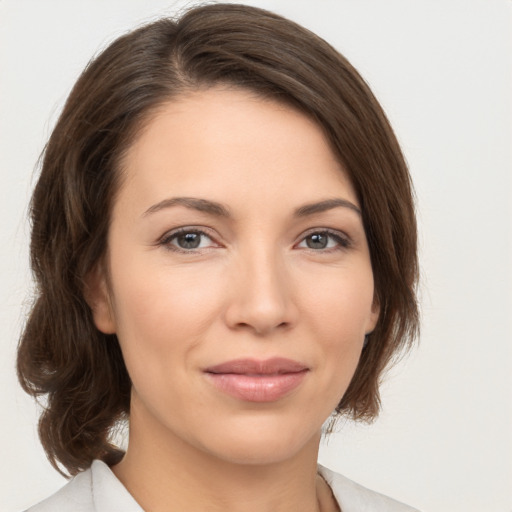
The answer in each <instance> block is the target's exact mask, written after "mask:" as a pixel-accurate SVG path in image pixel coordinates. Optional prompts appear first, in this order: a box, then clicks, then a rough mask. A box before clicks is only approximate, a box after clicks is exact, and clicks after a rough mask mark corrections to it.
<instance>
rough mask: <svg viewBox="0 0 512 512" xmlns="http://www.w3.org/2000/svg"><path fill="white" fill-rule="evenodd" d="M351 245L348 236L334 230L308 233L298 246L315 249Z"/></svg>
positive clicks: (330, 248)
mask: <svg viewBox="0 0 512 512" xmlns="http://www.w3.org/2000/svg"><path fill="white" fill-rule="evenodd" d="M349 246H350V241H349V240H348V238H347V237H344V236H342V235H341V234H340V233H336V232H332V231H326V230H323V231H314V232H312V233H309V234H308V235H306V236H305V237H304V238H303V239H302V240H301V242H300V243H299V244H298V246H297V247H303V248H306V249H313V250H336V249H346V248H348V247H349Z"/></svg>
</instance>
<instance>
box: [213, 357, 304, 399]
mask: <svg viewBox="0 0 512 512" xmlns="http://www.w3.org/2000/svg"><path fill="white" fill-rule="evenodd" d="M308 372H309V368H308V367H307V366H306V365H304V364H302V363H300V362H298V361H293V360H292V359H286V358H282V357H275V358H272V359H265V360H257V359H234V360H232V361H226V362H224V363H221V364H217V365H214V366H211V367H208V368H206V369H205V370H204V374H205V376H206V377H207V379H208V380H209V382H210V383H212V384H213V385H214V386H215V387H216V388H217V389H218V390H219V391H221V392H223V393H226V394H228V395H230V396H232V397H234V398H238V399H239V400H244V401H247V402H275V401H277V400H280V399H281V398H284V397H285V396H287V395H288V394H290V393H291V392H292V391H293V390H294V389H296V388H297V387H298V386H299V385H300V384H301V383H302V381H303V380H304V378H305V377H306V375H307V373H308Z"/></svg>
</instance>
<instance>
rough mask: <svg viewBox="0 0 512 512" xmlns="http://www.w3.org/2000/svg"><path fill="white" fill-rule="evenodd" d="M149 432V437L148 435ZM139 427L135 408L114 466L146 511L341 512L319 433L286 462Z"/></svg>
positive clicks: (143, 426)
mask: <svg viewBox="0 0 512 512" xmlns="http://www.w3.org/2000/svg"><path fill="white" fill-rule="evenodd" d="M148 432H150V435H148ZM160 434H162V435H159V434H158V433H157V432H155V430H153V429H148V428H147V425H139V424H138V422H137V418H136V417H134V414H133V411H132V418H131V425H130V439H129V448H128V450H127V453H126V455H125V457H124V458H123V460H122V461H121V463H119V464H118V465H117V466H115V467H114V468H112V469H113V471H114V473H115V475H116V476H117V477H118V478H119V480H120V481H121V482H122V483H123V484H124V485H125V487H126V488H127V489H128V491H129V492H130V493H131V494H132V496H133V497H134V498H135V500H136V501H137V502H138V503H139V505H141V507H142V508H143V509H144V510H146V511H147V512H166V511H169V510H180V511H182V512H192V511H194V512H198V511H202V510H208V511H209V512H210V511H211V512H216V511H219V512H220V511H222V512H235V511H236V512H291V511H293V512H319V511H321V512H325V511H327V510H336V507H335V506H334V504H333V501H334V500H333V499H332V495H331V493H330V490H329V488H328V486H327V485H326V484H325V482H324V481H323V480H322V479H321V478H320V477H318V475H317V462H316V461H317V455H318V445H319V442H320V433H318V434H317V435H315V436H314V437H313V438H312V439H311V440H310V442H309V443H308V444H307V445H306V446H304V447H303V449H302V450H301V451H300V452H299V453H297V454H294V455H293V456H292V457H289V458H287V459H286V460H280V461H278V462H275V461H273V462H269V463H258V464H254V463H245V464H244V463H240V462H233V461H230V460H224V459H221V458H219V457H217V456H215V455H214V454H210V453H208V452H206V451H204V450H201V449H198V448H197V447H194V446H191V445H190V444H188V443H187V442H185V441H183V440H182V439H180V438H177V437H174V436H173V435H172V434H171V433H170V432H168V431H167V432H165V434H164V433H160Z"/></svg>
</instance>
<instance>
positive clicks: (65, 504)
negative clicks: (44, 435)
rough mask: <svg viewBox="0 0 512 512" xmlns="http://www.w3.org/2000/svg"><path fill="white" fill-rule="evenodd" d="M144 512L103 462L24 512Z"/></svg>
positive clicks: (99, 462) (94, 463) (94, 465)
mask: <svg viewBox="0 0 512 512" xmlns="http://www.w3.org/2000/svg"><path fill="white" fill-rule="evenodd" d="M117 511H123V512H143V510H142V508H141V507H140V506H139V505H138V504H137V502H136V501H135V500H134V498H133V497H132V496H131V495H130V493H129V492H128V491H127V490H126V488H125V487H124V486H123V484H122V483H121V482H120V481H119V480H118V479H117V478H116V476H115V475H114V473H112V471H111V469H110V468H109V467H108V466H107V465H106V464H105V463H104V462H102V461H100V460H95V461H94V462H93V463H92V466H91V467H90V468H89V469H87V470H86V471H83V472H82V473H79V474H78V475H76V476H75V477H74V478H72V479H71V480H70V481H69V482H68V483H67V484H66V485H65V486H64V487H62V489H60V490H59V491H57V492H56V493H55V494H53V495H52V496H50V497H49V498H47V499H45V500H44V501H42V502H41V503H39V504H37V505H34V506H33V507H31V508H29V509H28V510H27V511H26V512H117Z"/></svg>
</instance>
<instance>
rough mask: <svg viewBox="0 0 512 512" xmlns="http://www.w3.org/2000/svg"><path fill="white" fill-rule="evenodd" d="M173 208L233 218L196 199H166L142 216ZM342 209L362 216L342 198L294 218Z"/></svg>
mask: <svg viewBox="0 0 512 512" xmlns="http://www.w3.org/2000/svg"><path fill="white" fill-rule="evenodd" d="M172 206H184V207H185V208H190V209H191V210H197V211H200V212H204V213H208V214H210V215H214V216H215V217H224V218H230V217H232V215H231V213H230V211H229V209H228V208H226V207H225V206H223V205H222V204H220V203H217V202H215V201H210V200H208V199H199V198H196V197H171V198H169V199H164V200H163V201H160V202H159V203H156V204H154V205H153V206H150V207H149V208H148V209H147V210H146V211H145V212H144V213H143V214H142V216H143V217H145V216H146V215H150V214H152V213H156V212H158V211H160V210H163V209H165V208H171V207H172ZM340 207H342V208H349V209H350V210H352V211H355V212H356V213H357V214H358V215H361V210H360V209H359V208H358V207H357V206H356V205H355V204H354V203H352V202H350V201H348V200H347V199H341V198H335V199H325V200H324V201H319V202H316V203H309V204H305V205H303V206H300V207H299V208H297V209H296V210H295V211H294V213H293V215H294V217H307V216H308V215H314V214H315V213H322V212H325V211H328V210H332V209H334V208H340Z"/></svg>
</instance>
